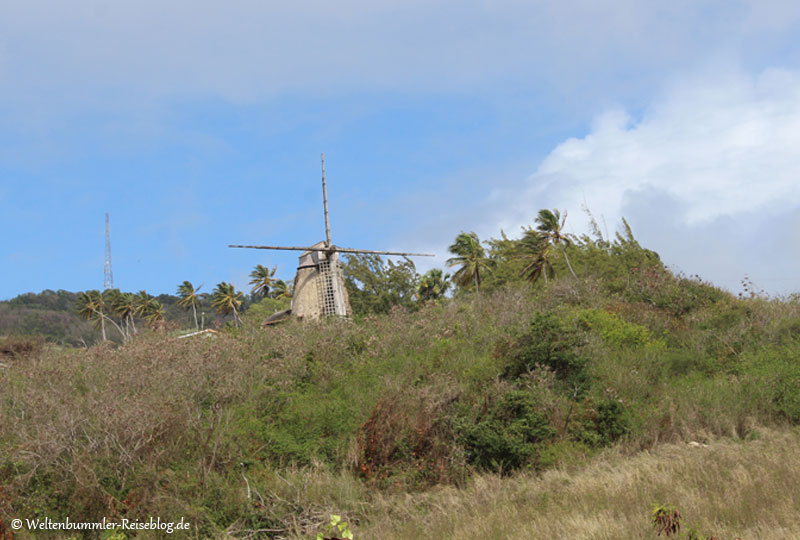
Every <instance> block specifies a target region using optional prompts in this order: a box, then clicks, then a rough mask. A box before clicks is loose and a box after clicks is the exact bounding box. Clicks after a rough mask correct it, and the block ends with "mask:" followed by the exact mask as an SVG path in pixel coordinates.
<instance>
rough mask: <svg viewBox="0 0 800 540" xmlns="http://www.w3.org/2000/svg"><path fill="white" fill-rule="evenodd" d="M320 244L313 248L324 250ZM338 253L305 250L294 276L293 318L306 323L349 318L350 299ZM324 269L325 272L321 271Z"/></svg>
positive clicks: (322, 244)
mask: <svg viewBox="0 0 800 540" xmlns="http://www.w3.org/2000/svg"><path fill="white" fill-rule="evenodd" d="M324 245H325V244H324V243H322V242H320V243H318V244H315V246H314V247H323V246H324ZM338 264H339V260H338V254H336V253H334V254H332V256H331V257H330V258H329V257H328V254H327V253H325V252H324V251H306V252H304V253H303V254H302V255H301V256H300V260H299V264H298V268H297V275H296V276H295V281H294V283H295V285H294V296H293V298H292V315H294V316H296V317H300V318H303V319H306V320H309V319H318V318H320V317H322V316H324V315H326V314H327V315H338V316H340V317H348V316H350V315H351V314H352V313H351V309H350V299H349V296H348V294H347V289H346V288H345V286H344V280H343V279H342V275H341V271H340V270H339V269H338ZM321 270H322V271H321Z"/></svg>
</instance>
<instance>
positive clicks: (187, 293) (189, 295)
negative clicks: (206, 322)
mask: <svg viewBox="0 0 800 540" xmlns="http://www.w3.org/2000/svg"><path fill="white" fill-rule="evenodd" d="M202 286H203V285H202V284H201V285H200V287H202ZM200 287H197V288H196V289H195V288H194V285H192V284H191V282H189V281H184V282H183V283H181V284H180V285H178V296H180V297H181V299H180V300H178V302H177V304H178V306H180V307H182V308H183V309H189V308H191V309H192V315H194V327H195V329H196V330H199V329H200V325H199V324H197V308H198V307H199V306H200V296H198V294H197V293H198V291H199V290H200Z"/></svg>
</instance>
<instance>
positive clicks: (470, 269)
mask: <svg viewBox="0 0 800 540" xmlns="http://www.w3.org/2000/svg"><path fill="white" fill-rule="evenodd" d="M448 250H449V251H450V253H452V254H453V255H455V257H451V258H450V259H447V266H459V265H460V267H459V269H458V270H456V272H455V274H453V281H454V282H456V283H457V284H458V285H460V286H462V287H467V286H469V285H470V284H474V285H475V290H480V286H481V270H486V271H489V260H488V259H487V258H486V253H485V251H484V249H483V246H481V241H480V239H479V238H478V235H477V234H475V233H474V232H470V233H465V232H463V231H462V232H461V234H459V235H458V236H456V240H455V242H454V243H453V245H451V246H450V247H449V248H448Z"/></svg>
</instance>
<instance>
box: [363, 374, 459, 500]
mask: <svg viewBox="0 0 800 540" xmlns="http://www.w3.org/2000/svg"><path fill="white" fill-rule="evenodd" d="M437 386H438V387H417V388H405V389H399V390H395V391H393V392H390V393H389V394H388V395H386V396H385V397H384V398H383V399H381V400H380V401H379V402H378V403H377V404H376V405H375V408H374V409H373V411H372V414H371V415H370V417H369V419H368V420H367V421H366V422H365V423H364V425H363V426H361V429H360V430H359V433H358V461H357V464H356V466H357V469H358V472H359V474H360V476H361V477H362V478H364V479H366V480H368V481H370V482H372V483H376V484H378V485H383V486H386V485H389V484H392V485H395V486H398V485H401V484H404V485H405V486H406V487H411V488H418V487H422V486H426V485H432V484H436V483H452V484H461V483H463V481H464V479H465V478H466V467H465V461H464V457H463V453H462V452H461V451H460V449H459V448H458V447H457V446H456V445H455V444H454V443H455V432H454V431H453V427H452V421H451V416H450V414H449V407H450V405H451V404H452V403H453V402H455V401H456V400H457V399H458V393H457V392H455V391H454V390H453V389H452V388H450V389H448V388H445V387H443V386H442V385H437Z"/></svg>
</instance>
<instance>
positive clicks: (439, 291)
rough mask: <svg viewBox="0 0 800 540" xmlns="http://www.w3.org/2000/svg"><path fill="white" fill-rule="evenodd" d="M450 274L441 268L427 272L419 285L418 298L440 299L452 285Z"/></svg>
mask: <svg viewBox="0 0 800 540" xmlns="http://www.w3.org/2000/svg"><path fill="white" fill-rule="evenodd" d="M448 279H450V274H445V273H444V272H443V271H442V270H440V269H439V268H432V269H431V270H428V271H427V272H425V275H424V276H422V277H421V278H420V280H419V285H417V298H419V299H420V300H438V299H439V298H441V297H442V296H444V293H446V292H447V289H448V288H449V287H450V282H449V281H448Z"/></svg>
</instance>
